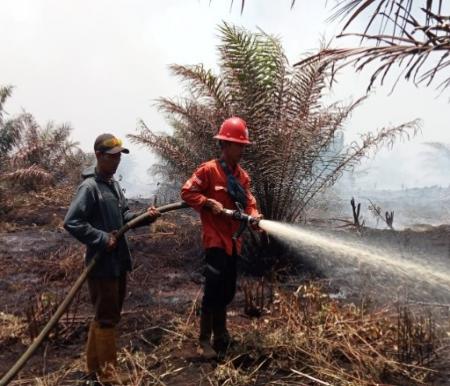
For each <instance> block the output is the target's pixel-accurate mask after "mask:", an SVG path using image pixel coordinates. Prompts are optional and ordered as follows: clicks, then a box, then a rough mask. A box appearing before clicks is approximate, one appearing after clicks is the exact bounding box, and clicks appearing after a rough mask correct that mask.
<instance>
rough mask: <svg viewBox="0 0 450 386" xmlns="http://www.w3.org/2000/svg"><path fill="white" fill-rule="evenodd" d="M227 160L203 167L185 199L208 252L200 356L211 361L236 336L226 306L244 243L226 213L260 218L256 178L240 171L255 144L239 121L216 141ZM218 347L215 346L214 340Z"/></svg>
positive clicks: (188, 184)
mask: <svg viewBox="0 0 450 386" xmlns="http://www.w3.org/2000/svg"><path fill="white" fill-rule="evenodd" d="M214 138H215V139H218V140H219V141H220V142H219V143H220V147H221V149H222V155H221V157H220V159H213V160H211V161H208V162H205V163H204V164H202V165H200V167H199V168H198V169H197V170H196V171H195V172H194V174H193V175H192V177H191V178H190V179H189V180H188V181H187V182H186V183H185V184H184V186H183V188H182V190H181V197H182V198H183V200H184V201H186V202H187V203H188V204H189V205H190V206H191V207H193V208H194V209H195V210H197V211H198V212H200V217H201V221H202V226H203V246H204V248H205V258H206V269H205V286H204V293H203V300H202V307H201V319H200V337H199V340H200V342H199V343H200V347H199V349H200V353H201V354H202V355H203V356H204V357H205V358H207V359H212V358H214V357H216V355H217V353H218V352H219V353H223V352H224V351H225V350H226V348H227V347H228V345H229V342H230V337H229V335H228V331H227V328H226V315H227V311H226V307H227V305H228V304H229V303H230V302H231V301H232V300H233V297H234V294H235V292H236V260H237V256H238V254H239V253H240V251H241V244H242V241H241V239H240V238H238V239H237V240H233V234H234V233H235V232H236V231H237V230H238V229H239V225H240V224H239V223H238V222H237V221H235V220H233V219H231V218H229V217H225V216H223V215H222V210H223V209H224V208H225V209H233V210H235V209H237V206H236V202H238V203H239V204H240V205H241V206H242V208H243V209H244V210H245V213H247V214H249V215H250V216H253V217H256V218H260V217H261V215H260V214H259V212H258V209H257V208H256V200H255V197H254V196H253V195H252V193H251V192H250V189H249V188H250V178H249V176H248V174H247V173H246V171H245V170H244V169H242V168H241V167H240V166H239V161H240V159H241V157H242V154H243V151H244V148H245V146H246V145H250V141H249V138H248V130H247V127H246V123H245V122H244V121H243V120H242V119H241V118H238V117H232V118H229V119H227V120H225V121H224V122H223V124H222V126H221V127H220V130H219V133H218V134H217V135H216V136H215V137H214ZM212 334H214V344H213V346H211V335H212Z"/></svg>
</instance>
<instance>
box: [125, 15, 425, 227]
mask: <svg viewBox="0 0 450 386" xmlns="http://www.w3.org/2000/svg"><path fill="white" fill-rule="evenodd" d="M219 31H220V38H221V43H220V45H219V47H218V48H219V56H220V61H219V64H220V74H214V73H213V72H212V71H211V70H208V69H206V68H205V67H204V66H203V65H201V64H199V65H194V66H182V65H172V66H171V70H172V72H173V73H174V74H175V75H176V76H178V77H179V78H180V79H181V80H182V81H183V82H184V83H185V84H186V86H187V89H188V90H189V94H188V96H186V97H183V98H178V99H167V98H161V99H160V100H159V102H158V103H159V108H160V109H161V111H163V112H164V113H165V114H166V115H167V117H168V120H169V122H170V124H171V127H172V129H173V132H172V133H171V134H165V133H156V132H154V131H153V130H151V129H150V128H149V127H148V126H147V125H146V124H145V123H144V122H141V124H140V128H139V132H138V133H137V134H134V135H130V136H129V137H130V138H131V140H132V141H134V142H136V143H139V144H143V145H146V146H148V147H149V148H150V149H151V150H153V151H155V152H156V153H157V154H158V155H159V156H160V159H161V163H160V164H159V165H157V167H156V170H157V171H158V172H161V173H163V174H164V175H165V178H166V180H169V181H178V182H181V181H183V180H185V179H186V178H187V177H188V176H189V175H190V174H191V173H192V171H193V170H194V169H195V167H196V166H198V165H199V164H200V163H201V162H204V161H205V160H207V159H210V158H214V157H216V156H217V155H218V147H217V145H216V144H215V143H214V141H213V140H212V137H213V135H214V134H215V133H216V132H217V130H218V127H219V126H220V124H221V122H222V121H223V120H224V119H225V118H227V117H229V116H231V115H238V116H240V117H242V118H244V119H245V120H246V122H247V124H248V127H249V131H250V137H251V139H252V141H253V143H254V145H253V146H250V147H249V148H248V150H247V151H246V154H245V161H244V166H245V167H246V169H247V170H248V171H249V172H250V175H251V177H252V180H253V187H254V193H255V195H256V196H257V199H258V201H259V203H260V205H261V209H262V212H263V213H264V214H265V215H266V216H267V217H269V218H272V219H276V220H286V221H295V220H297V219H298V218H299V216H301V214H302V212H303V211H304V210H305V208H306V207H307V205H308V203H310V202H311V200H312V199H313V198H314V197H315V195H316V194H317V193H318V192H319V191H321V190H323V189H325V188H326V187H327V186H330V185H332V184H333V183H334V182H335V181H336V179H337V178H338V177H339V176H340V175H341V174H342V172H343V171H344V170H346V169H348V168H351V167H353V166H354V165H355V164H356V163H358V162H359V161H360V160H361V158H363V157H364V156H366V155H367V154H368V152H369V151H371V150H372V149H376V148H377V147H379V146H383V145H385V144H391V143H392V142H393V141H394V140H395V138H397V137H398V136H401V135H404V134H405V135H407V134H408V133H409V132H412V133H414V132H415V130H416V129H417V127H418V122H417V121H413V122H409V123H407V124H404V125H400V126H398V127H392V128H383V129H381V130H379V131H378V132H377V133H370V134H367V135H365V136H363V137H362V138H361V141H360V142H359V143H353V144H352V145H351V146H347V147H344V148H339V151H330V149H332V148H333V143H334V141H335V138H336V133H338V131H340V130H342V129H343V126H344V123H345V122H346V120H347V119H348V118H349V115H350V113H351V112H352V111H353V110H354V109H355V108H356V107H357V106H358V105H359V104H360V103H361V102H362V99H359V100H357V101H355V102H354V103H351V104H350V105H344V104H342V103H333V104H331V105H325V104H324V103H323V102H322V97H323V95H324V94H325V84H326V78H327V76H328V75H329V66H328V64H326V63H322V62H320V61H314V62H312V63H309V64H307V65H305V66H298V67H292V66H291V65H289V62H288V60H287V58H286V56H285V54H284V51H283V48H282V46H281V43H280V41H279V40H278V39H277V38H275V37H272V36H270V35H268V34H266V33H263V32H258V33H251V32H249V31H246V30H244V29H241V28H237V27H235V26H232V25H229V24H227V23H223V24H222V25H221V26H220V27H219Z"/></svg>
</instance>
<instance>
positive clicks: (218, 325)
mask: <svg viewBox="0 0 450 386" xmlns="http://www.w3.org/2000/svg"><path fill="white" fill-rule="evenodd" d="M213 332H214V343H213V347H214V350H216V352H217V353H218V354H219V356H220V357H223V356H224V355H225V354H226V352H227V350H228V347H229V345H230V343H231V338H230V335H229V334H228V330H227V309H226V308H221V309H218V310H217V311H215V312H214V314H213Z"/></svg>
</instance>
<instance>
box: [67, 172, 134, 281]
mask: <svg viewBox="0 0 450 386" xmlns="http://www.w3.org/2000/svg"><path fill="white" fill-rule="evenodd" d="M82 176H83V178H84V180H83V182H82V183H81V184H80V186H79V187H78V190H77V192H76V195H75V197H74V199H73V200H72V203H71V204H70V207H69V210H68V211H67V214H66V217H65V219H64V228H65V229H66V230H67V231H68V232H69V233H70V234H71V235H72V236H74V237H75V238H77V239H78V240H79V241H81V242H82V243H83V244H85V245H86V247H87V248H86V264H88V263H89V262H90V261H91V259H92V257H93V256H94V254H95V253H96V252H100V259H99V260H98V262H97V264H96V265H95V267H94V268H93V270H92V271H91V273H90V276H92V277H102V278H115V277H119V276H120V275H123V274H124V273H125V272H127V271H131V254H130V250H129V248H128V243H127V239H126V237H125V236H123V237H122V238H120V239H119V240H118V243H117V248H116V249H114V250H113V251H112V252H107V251H106V250H105V248H106V244H107V242H108V238H109V235H108V233H110V232H112V231H114V230H119V229H120V228H121V227H122V226H123V225H124V224H125V223H127V222H128V221H130V220H132V219H133V218H134V217H136V216H137V215H138V214H137V213H133V212H131V211H130V210H129V208H128V204H127V200H126V198H125V196H124V194H123V192H122V189H121V188H120V185H119V183H118V182H117V181H115V180H112V181H110V182H107V181H105V180H103V179H102V178H101V177H100V176H99V175H98V174H96V171H95V168H94V167H91V168H89V169H87V170H85V171H84V172H83V174H82Z"/></svg>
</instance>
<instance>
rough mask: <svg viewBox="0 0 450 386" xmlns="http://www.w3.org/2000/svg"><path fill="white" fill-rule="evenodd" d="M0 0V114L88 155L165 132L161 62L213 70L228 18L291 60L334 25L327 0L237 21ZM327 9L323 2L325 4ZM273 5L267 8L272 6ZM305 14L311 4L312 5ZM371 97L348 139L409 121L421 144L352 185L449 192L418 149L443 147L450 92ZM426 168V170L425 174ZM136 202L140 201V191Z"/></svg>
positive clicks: (140, 157)
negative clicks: (7, 94) (28, 117)
mask: <svg viewBox="0 0 450 386" xmlns="http://www.w3.org/2000/svg"><path fill="white" fill-rule="evenodd" d="M209 3H210V2H209V0H160V1H151V0H140V1H138V0H127V1H125V0H121V1H119V0H114V1H112V0H63V1H62V0H2V1H1V2H0V28H1V32H0V47H1V56H0V84H4V85H6V84H11V85H14V86H15V90H14V94H13V97H12V98H11V99H10V102H9V103H8V104H7V107H6V109H7V111H8V112H9V113H10V114H12V115H13V114H15V113H18V112H19V111H20V110H21V108H23V109H25V110H27V111H28V112H30V113H32V114H34V115H35V116H36V118H37V119H38V121H39V122H40V123H42V124H44V123H45V122H46V121H48V120H52V121H55V122H70V123H71V125H72V126H73V127H74V129H75V130H74V132H73V137H74V139H76V140H78V141H79V142H80V143H81V147H82V148H83V149H85V150H90V149H91V147H92V142H93V139H94V138H95V136H96V135H97V134H99V133H101V132H105V131H110V132H113V133H116V134H117V135H118V136H120V137H122V138H125V135H126V134H127V133H133V132H135V130H136V123H137V120H138V119H139V118H143V119H144V120H145V121H146V123H147V124H148V125H149V126H150V127H151V128H153V129H156V130H167V129H168V126H167V123H166V122H165V120H164V117H163V116H162V115H161V114H160V113H159V112H158V111H157V110H156V108H155V107H154V101H155V99H156V98H158V97H161V96H177V95H180V92H182V87H181V86H180V85H179V84H178V83H177V80H176V79H175V78H174V77H172V76H171V75H170V74H169V71H168V69H167V66H168V64H171V63H179V64H196V63H204V64H205V65H206V66H208V67H213V68H214V67H216V60H217V52H216V45H217V43H218V39H217V25H218V24H219V23H220V22H221V21H222V20H226V21H229V22H233V23H235V24H238V25H241V26H244V27H246V28H248V29H251V30H256V28H257V27H260V28H262V29H263V30H264V31H266V32H268V33H272V34H275V35H278V36H280V37H281V38H282V41H283V44H284V47H285V49H286V53H287V55H288V58H289V59H290V61H291V62H295V61H297V60H298V59H299V58H300V57H302V55H304V53H305V52H306V51H311V50H314V49H316V48H317V47H318V46H319V45H320V40H321V39H322V38H325V39H330V38H331V37H332V36H333V35H334V34H335V33H336V32H337V31H339V26H338V25H336V24H330V23H327V22H326V21H325V20H326V18H327V17H328V16H329V15H330V12H331V10H330V8H328V9H326V8H325V1H319V0H315V1H311V0H309V1H308V0H300V1H297V3H296V5H295V7H294V9H293V10H292V11H291V10H290V6H289V5H290V0H284V1H283V0H280V1H277V2H274V1H273V0H249V1H246V9H245V11H244V14H243V15H241V14H240V7H239V4H240V1H237V0H236V1H235V6H234V8H233V9H230V1H228V0H213V1H212V3H211V4H209ZM328 3H332V1H329V2H328ZM274 4H276V5H274ZM312 4H314V5H312ZM368 75H370V74H368V73H366V74H363V75H356V74H354V73H353V70H348V71H346V72H344V73H343V74H342V76H341V77H339V78H338V81H339V84H338V85H337V86H336V87H335V88H334V89H333V91H332V92H331V96H330V100H333V99H334V98H335V99H342V100H346V101H348V100H351V98H357V97H359V96H361V95H363V94H364V92H365V89H366V86H367V84H368V83H367V79H368ZM390 85H392V82H390V84H388V85H387V86H384V87H377V89H376V90H375V92H374V93H373V95H372V96H371V97H370V98H369V99H368V100H367V101H366V102H365V103H364V105H363V106H362V107H361V108H360V109H359V110H358V111H357V112H356V113H355V114H354V115H353V117H352V119H351V120H350V122H349V125H348V128H347V130H346V140H347V141H351V140H353V139H355V138H357V135H358V133H363V132H366V131H368V130H374V129H377V128H380V127H383V126H386V125H390V124H400V123H402V122H405V121H409V120H412V119H414V118H421V119H422V120H423V122H424V124H423V132H422V135H420V136H418V137H417V138H416V139H415V140H414V141H412V142H411V143H408V144H402V145H398V146H396V147H395V149H394V151H392V152H386V151H383V152H382V154H380V156H379V157H378V158H377V159H376V161H374V162H371V163H369V164H367V165H364V167H369V168H370V169H368V171H369V173H368V175H369V176H370V178H368V177H365V179H364V180H362V181H361V183H367V184H373V181H374V180H377V181H378V182H377V187H378V188H382V187H386V188H399V187H400V186H401V185H402V184H405V185H407V186H423V185H430V184H437V183H439V184H442V185H444V186H447V185H449V184H450V174H449V172H448V170H447V166H448V163H445V166H444V163H442V164H441V166H439V165H438V167H436V164H433V163H430V162H424V156H423V154H422V153H423V151H425V150H426V148H425V147H424V146H423V145H420V143H422V142H427V141H440V142H447V143H450V130H449V129H450V117H449V114H448V111H449V103H448V93H447V94H445V93H444V95H442V96H439V95H438V93H437V92H436V91H435V90H434V89H433V88H424V87H423V88H415V87H414V86H413V85H412V84H408V83H405V82H401V83H400V85H399V86H398V87H397V89H396V90H395V92H394V94H393V95H388V94H389V92H390V87H389V86H390ZM130 148H131V150H132V152H133V153H132V154H131V155H130V156H129V157H130V159H131V160H132V161H134V162H136V163H137V164H138V165H139V167H138V168H137V169H136V170H137V172H136V173H137V174H136V175H135V176H134V178H135V179H136V178H140V177H141V176H142V177H145V168H146V167H148V166H150V165H151V163H152V162H154V158H153V157H152V156H151V155H150V154H149V152H148V151H146V150H143V149H141V148H139V147H136V146H133V145H130ZM432 165H434V166H432ZM142 193H143V194H145V192H142Z"/></svg>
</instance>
